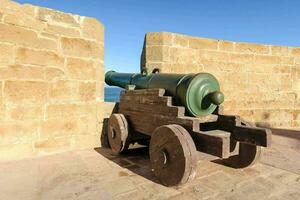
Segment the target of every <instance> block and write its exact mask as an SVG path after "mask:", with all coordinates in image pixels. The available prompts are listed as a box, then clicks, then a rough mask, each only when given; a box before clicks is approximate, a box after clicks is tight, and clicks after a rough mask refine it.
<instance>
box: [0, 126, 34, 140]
mask: <svg viewBox="0 0 300 200" xmlns="http://www.w3.org/2000/svg"><path fill="white" fill-rule="evenodd" d="M37 137H38V123H37V122H32V121H26V122H25V121H20V122H16V121H11V122H4V121H2V122H0V138H1V140H0V146H1V145H4V144H12V143H17V142H20V143H21V142H31V141H32V140H35V139H37Z"/></svg>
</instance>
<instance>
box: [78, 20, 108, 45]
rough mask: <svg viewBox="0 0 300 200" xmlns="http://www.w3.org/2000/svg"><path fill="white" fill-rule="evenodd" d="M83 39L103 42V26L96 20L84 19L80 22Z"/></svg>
mask: <svg viewBox="0 0 300 200" xmlns="http://www.w3.org/2000/svg"><path fill="white" fill-rule="evenodd" d="M82 34H83V37H85V38H88V39H93V40H97V41H99V42H102V43H103V42H104V26H103V24H101V23H100V22H99V21H98V20H96V19H94V18H90V17H85V18H84V20H83V22H82Z"/></svg>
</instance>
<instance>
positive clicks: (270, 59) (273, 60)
mask: <svg viewBox="0 0 300 200" xmlns="http://www.w3.org/2000/svg"><path fill="white" fill-rule="evenodd" d="M254 63H255V64H269V65H277V64H279V63H281V58H280V57H279V56H264V55H256V56H255V57H254Z"/></svg>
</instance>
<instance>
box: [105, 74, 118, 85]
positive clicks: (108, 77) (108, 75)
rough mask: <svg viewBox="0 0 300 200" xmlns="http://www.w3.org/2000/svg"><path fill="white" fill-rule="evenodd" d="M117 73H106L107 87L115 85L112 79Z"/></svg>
mask: <svg viewBox="0 0 300 200" xmlns="http://www.w3.org/2000/svg"><path fill="white" fill-rule="evenodd" d="M114 73H116V72H115V71H113V70H111V71H108V72H106V73H105V83H106V84H107V85H113V83H112V82H111V77H112V75H113V74H114Z"/></svg>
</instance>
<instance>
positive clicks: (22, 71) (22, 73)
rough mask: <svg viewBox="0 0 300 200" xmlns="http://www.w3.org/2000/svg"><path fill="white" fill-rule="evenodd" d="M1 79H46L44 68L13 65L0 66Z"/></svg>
mask: <svg viewBox="0 0 300 200" xmlns="http://www.w3.org/2000/svg"><path fill="white" fill-rule="evenodd" d="M0 79H19V80H22V79H23V80H25V79H26V80H40V81H42V80H44V68H42V67H28V66H23V65H11V66H8V67H0Z"/></svg>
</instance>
